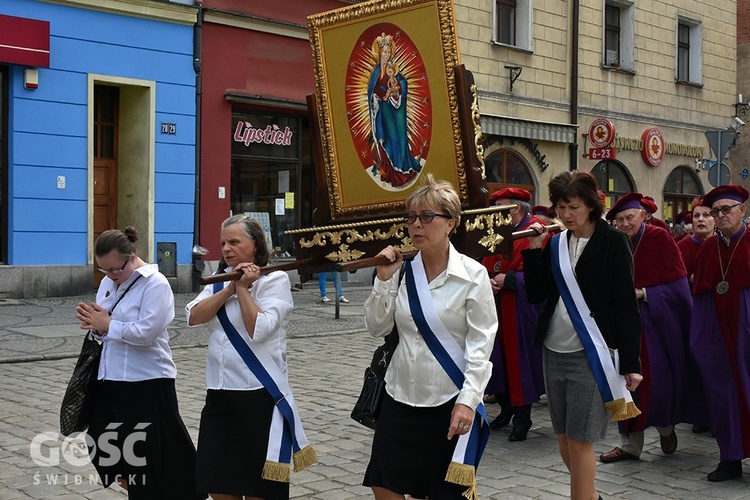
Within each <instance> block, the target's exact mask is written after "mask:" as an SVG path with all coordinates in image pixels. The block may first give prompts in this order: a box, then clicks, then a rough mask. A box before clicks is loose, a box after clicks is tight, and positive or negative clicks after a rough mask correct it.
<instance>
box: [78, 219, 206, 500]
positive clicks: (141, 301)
mask: <svg viewBox="0 0 750 500" xmlns="http://www.w3.org/2000/svg"><path fill="white" fill-rule="evenodd" d="M137 240H138V233H137V231H136V230H135V228H133V227H131V226H128V227H126V228H125V229H124V230H123V231H120V230H118V229H110V230H108V231H104V232H103V233H102V234H101V236H99V238H97V240H96V244H95V247H94V255H95V258H96V265H97V267H98V269H99V271H101V272H103V273H104V274H105V277H104V279H103V280H102V282H101V284H100V285H99V290H98V292H97V294H96V303H94V304H84V303H80V304H78V307H77V308H76V317H77V318H78V319H80V320H81V328H82V329H85V330H93V331H94V333H96V334H98V335H99V336H100V337H101V339H102V341H103V343H104V345H103V348H102V356H101V360H100V362H99V376H98V379H99V380H98V383H97V388H96V397H95V398H94V408H93V409H92V415H91V422H90V424H89V428H88V438H87V440H86V442H87V443H88V444H89V453H90V455H91V461H92V463H93V464H94V467H95V468H96V471H97V472H98V473H99V477H100V478H101V480H102V484H103V485H104V486H105V487H107V486H109V485H110V484H112V483H113V482H117V483H118V484H119V485H120V486H122V487H123V488H125V489H126V490H128V496H129V497H130V498H205V497H206V496H205V495H198V494H196V489H195V446H194V445H193V441H192V440H191V438H190V435H189V434H188V431H187V429H186V428H185V424H184V423H183V422H182V418H181V417H180V414H179V410H178V407H177V394H176V392H175V377H176V376H177V370H176V368H175V364H174V362H173V361H172V351H171V350H170V348H169V333H168V332H167V326H168V325H169V324H170V323H171V322H172V319H174V296H173V295H172V289H171V287H170V286H169V282H168V281H167V278H165V277H164V275H162V274H161V273H160V272H159V271H158V268H157V265H156V264H147V263H146V262H144V261H143V260H142V259H141V258H140V257H138V255H136V247H135V242H136V241H137ZM105 434H106V435H105ZM100 437H102V438H103V441H102V440H100ZM102 444H107V445H108V446H109V447H112V446H114V447H116V448H117V452H116V453H114V452H113V451H112V450H111V449H110V448H108V447H102V446H101V445H102Z"/></svg>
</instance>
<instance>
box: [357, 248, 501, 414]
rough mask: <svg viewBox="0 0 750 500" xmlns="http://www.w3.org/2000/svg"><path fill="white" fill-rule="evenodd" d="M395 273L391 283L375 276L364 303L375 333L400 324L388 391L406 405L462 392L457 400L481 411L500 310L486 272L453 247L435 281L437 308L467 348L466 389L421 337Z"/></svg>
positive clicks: (432, 289)
mask: <svg viewBox="0 0 750 500" xmlns="http://www.w3.org/2000/svg"><path fill="white" fill-rule="evenodd" d="M404 279H405V278H403V279H402V280H401V285H400V286H399V273H398V272H396V273H394V275H393V276H392V277H391V279H389V280H388V281H381V280H379V279H377V278H376V279H375V284H374V286H373V290H372V293H371V294H370V296H369V297H368V298H367V300H366V301H365V325H366V326H367V330H368V331H369V332H370V334H371V335H372V336H373V337H383V336H385V335H387V334H388V333H390V332H391V330H392V328H393V324H394V321H395V323H396V324H397V325H398V332H399V344H398V347H397V348H396V350H395V352H394V354H393V358H392V359H391V363H390V365H389V366H388V371H387V372H386V376H385V381H386V390H387V391H388V394H389V395H390V396H391V397H392V398H393V399H395V400H396V401H399V402H401V403H405V404H408V405H411V406H423V407H428V406H432V407H434V406H439V405H441V404H443V403H446V402H447V401H449V400H450V399H451V398H453V397H454V396H456V394H458V399H457V401H456V403H461V404H464V405H466V406H468V407H469V408H471V409H472V410H473V409H476V407H477V406H478V405H479V402H480V401H481V400H482V396H483V395H484V389H485V387H486V386H487V382H488V381H489V379H490V375H491V373H492V363H491V362H490V360H489V359H490V353H491V352H492V347H493V343H494V339H495V334H496V333H497V311H496V309H495V299H494V295H493V293H492V287H491V286H490V280H489V276H488V275H487V270H486V269H485V268H484V267H483V266H482V265H481V264H479V263H478V262H477V261H475V260H473V259H470V258H469V257H467V256H465V255H463V254H461V253H459V252H458V251H457V250H456V249H455V248H453V245H451V247H450V254H449V258H448V267H447V268H446V270H445V271H443V273H442V274H440V275H439V276H437V277H436V278H435V279H433V280H432V281H431V282H430V284H429V287H430V294H431V295H432V299H433V302H434V303H435V309H436V310H437V314H438V316H439V318H440V321H441V322H442V323H443V324H444V325H445V326H446V327H447V328H448V330H449V331H450V332H451V335H453V337H454V338H455V339H456V341H457V342H458V345H459V346H461V348H462V349H463V350H464V358H465V359H466V370H465V371H464V384H463V387H462V388H461V390H460V391H459V389H458V388H457V387H456V385H455V384H454V383H453V382H452V381H451V379H450V378H449V377H448V375H447V373H446V372H445V370H444V369H443V367H442V366H441V365H440V363H439V362H438V360H437V359H436V358H435V356H433V355H432V352H431V351H430V348H429V347H428V346H427V344H426V343H425V342H424V340H423V339H422V336H421V334H420V333H419V331H418V330H417V325H416V324H415V323H414V320H413V319H412V316H411V313H410V311H409V298H408V293H407V290H406V283H405V282H404V281H403V280H404Z"/></svg>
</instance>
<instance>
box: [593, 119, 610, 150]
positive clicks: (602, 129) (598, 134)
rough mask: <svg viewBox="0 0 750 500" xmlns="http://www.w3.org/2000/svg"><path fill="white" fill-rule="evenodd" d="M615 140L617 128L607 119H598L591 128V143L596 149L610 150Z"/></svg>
mask: <svg viewBox="0 0 750 500" xmlns="http://www.w3.org/2000/svg"><path fill="white" fill-rule="evenodd" d="M614 140H615V126H614V124H613V123H612V122H611V121H609V120H607V119H606V118H597V119H596V120H594V121H593V122H591V125H590V126H589V141H591V147H593V148H596V149H602V148H608V147H609V146H610V145H611V144H612V141H614Z"/></svg>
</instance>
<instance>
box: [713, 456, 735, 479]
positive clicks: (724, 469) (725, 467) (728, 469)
mask: <svg viewBox="0 0 750 500" xmlns="http://www.w3.org/2000/svg"><path fill="white" fill-rule="evenodd" d="M741 477H742V460H732V461H728V462H724V461H721V462H719V466H718V467H717V468H716V470H715V471H713V472H712V473H710V474H709V475H708V480H709V481H713V482H719V481H726V480H728V479H738V478H741Z"/></svg>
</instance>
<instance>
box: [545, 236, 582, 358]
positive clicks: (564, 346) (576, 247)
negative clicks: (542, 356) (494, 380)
mask: <svg viewBox="0 0 750 500" xmlns="http://www.w3.org/2000/svg"><path fill="white" fill-rule="evenodd" d="M590 239H591V238H576V237H575V236H574V235H572V234H571V235H570V240H569V241H568V253H569V254H570V266H571V267H572V268H573V274H574V275H575V271H576V264H578V259H580V258H581V254H582V253H583V250H584V249H585V248H586V245H587V244H588V242H589V240H590ZM549 325H550V326H549V330H548V331H547V336H546V337H545V338H544V346H545V347H546V348H547V349H549V350H550V351H555V352H560V353H571V352H578V351H582V350H583V344H581V339H580V338H579V337H578V334H577V333H576V329H575V327H574V326H573V320H571V319H570V315H569V314H568V308H567V307H565V302H563V299H562V297H560V298H559V299H557V305H555V311H554V312H553V313H552V317H551V318H550V321H549Z"/></svg>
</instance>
